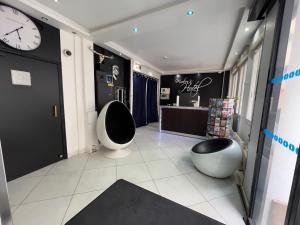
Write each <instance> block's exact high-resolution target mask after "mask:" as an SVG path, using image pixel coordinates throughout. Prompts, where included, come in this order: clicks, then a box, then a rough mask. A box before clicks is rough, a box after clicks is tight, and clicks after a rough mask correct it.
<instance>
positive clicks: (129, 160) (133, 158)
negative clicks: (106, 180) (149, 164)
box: [117, 151, 143, 165]
mask: <svg viewBox="0 0 300 225" xmlns="http://www.w3.org/2000/svg"><path fill="white" fill-rule="evenodd" d="M142 162H143V158H142V156H141V154H140V152H139V151H134V152H131V153H130V154H129V155H128V156H126V157H125V158H122V159H117V165H127V164H136V163H142Z"/></svg>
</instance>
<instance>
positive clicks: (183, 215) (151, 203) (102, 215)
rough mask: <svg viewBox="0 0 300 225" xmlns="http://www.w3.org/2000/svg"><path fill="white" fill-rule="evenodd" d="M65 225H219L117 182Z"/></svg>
mask: <svg viewBox="0 0 300 225" xmlns="http://www.w3.org/2000/svg"><path fill="white" fill-rule="evenodd" d="M66 225H222V223H219V222H217V221H215V220H213V219H211V218H209V217H206V216H204V215H202V214H200V213H198V212H196V211H193V210H191V209H189V208H186V207H184V206H182V205H179V204H177V203H175V202H172V201H170V200H168V199H165V198H163V197H161V196H159V195H157V194H154V193H152V192H150V191H147V190H145V189H143V188H140V187H138V186H136V185H134V184H131V183H129V182H127V181H124V180H119V181H117V182H116V183H114V184H113V185H112V186H111V187H109V188H108V189H107V190H106V191H104V192H103V193H102V194H101V195H100V196H99V197H97V198H96V199H95V200H94V201H93V202H91V203H90V204H89V205H88V206H87V207H86V208H84V209H83V210H82V211H81V212H79V213H78V214H77V215H76V216H75V217H73V218H72V219H71V220H70V221H69V222H67V223H66Z"/></svg>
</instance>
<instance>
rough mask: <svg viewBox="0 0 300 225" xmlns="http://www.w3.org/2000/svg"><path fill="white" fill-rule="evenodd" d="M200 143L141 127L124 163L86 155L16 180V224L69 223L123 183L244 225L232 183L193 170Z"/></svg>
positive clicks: (12, 198) (12, 191)
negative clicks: (193, 154)
mask: <svg viewBox="0 0 300 225" xmlns="http://www.w3.org/2000/svg"><path fill="white" fill-rule="evenodd" d="M200 141H201V140H199V139H193V138H187V137H182V136H175V135H170V134H161V133H159V132H158V131H157V130H156V129H155V128H153V127H144V128H139V129H137V133H136V138H135V141H134V143H133V144H132V145H131V146H130V148H131V149H132V150H133V151H132V153H131V154H130V155H129V156H128V157H126V158H124V159H118V160H112V159H107V158H104V157H103V156H102V153H101V152H96V153H92V154H82V155H79V156H76V157H72V158H70V159H68V160H64V161H60V162H58V163H55V164H53V165H51V166H48V167H46V168H43V169H41V170H38V171H35V172H34V173H32V174H29V175H26V176H24V177H21V178H19V179H17V180H14V181H11V182H9V184H8V188H9V193H10V202H11V205H12V212H13V219H14V225H48V224H49V225H61V224H64V223H65V222H67V221H68V220H69V219H70V218H72V217H73V216H74V215H75V214H76V213H78V212H79V211H80V210H81V209H82V208H84V207H85V206H86V205H87V204H89V203H90V202H91V201H92V200H93V199H95V198H96V197H97V196H98V195H99V194H101V193H102V192H103V191H104V190H105V189H106V188H108V187H109V186H110V185H111V184H113V183H114V182H115V181H116V180H117V179H121V178H122V179H126V180H128V181H130V182H132V183H135V184H137V185H139V186H140V187H143V188H145V189H147V190H149V191H152V192H154V193H157V194H160V195H162V196H163V197H165V198H169V199H170V200H173V201H175V202H177V203H179V204H182V205H184V206H187V207H189V208H191V209H193V210H195V211H198V212H200V213H202V214H204V215H207V216H209V217H211V218H213V219H215V220H218V221H220V222H222V223H224V224H227V225H243V224H244V223H243V220H242V217H243V207H242V204H241V201H240V198H239V194H238V193H237V190H236V187H235V185H234V183H233V179H226V180H224V179H214V178H210V177H208V176H205V175H203V174H201V173H199V172H198V171H197V170H196V169H195V168H194V166H193V164H192V162H191V160H190V158H189V150H190V149H191V147H192V146H193V145H195V144H196V143H198V142H200Z"/></svg>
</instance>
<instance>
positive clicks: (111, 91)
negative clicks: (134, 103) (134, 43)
mask: <svg viewBox="0 0 300 225" xmlns="http://www.w3.org/2000/svg"><path fill="white" fill-rule="evenodd" d="M94 50H95V51H97V52H99V53H102V54H104V55H107V56H113V59H105V60H104V61H103V63H102V64H100V63H98V62H99V56H98V55H97V54H94V63H95V95H96V110H97V112H98V113H99V112H100V111H101V109H102V108H103V106H104V105H105V104H106V103H107V102H109V101H112V100H114V99H116V96H115V90H116V88H117V87H118V86H120V87H125V88H126V100H127V101H126V105H127V106H128V107H129V92H130V60H127V59H124V58H123V57H120V56H118V55H116V54H114V53H112V52H111V51H109V50H107V49H104V48H102V47H99V46H98V45H94ZM113 65H117V66H119V76H118V80H117V81H114V87H108V85H107V83H106V75H112V66H113Z"/></svg>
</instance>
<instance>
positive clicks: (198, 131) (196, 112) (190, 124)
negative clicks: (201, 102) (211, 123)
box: [160, 106, 208, 137]
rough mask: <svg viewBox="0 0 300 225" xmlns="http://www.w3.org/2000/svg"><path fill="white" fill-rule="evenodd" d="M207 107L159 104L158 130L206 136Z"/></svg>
mask: <svg viewBox="0 0 300 225" xmlns="http://www.w3.org/2000/svg"><path fill="white" fill-rule="evenodd" d="M207 120H208V108H205V107H183V106H178V107H177V106H161V107H160V130H161V132H171V133H177V134H182V135H188V136H198V137H199V136H200V137H205V136H206V128H207Z"/></svg>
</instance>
